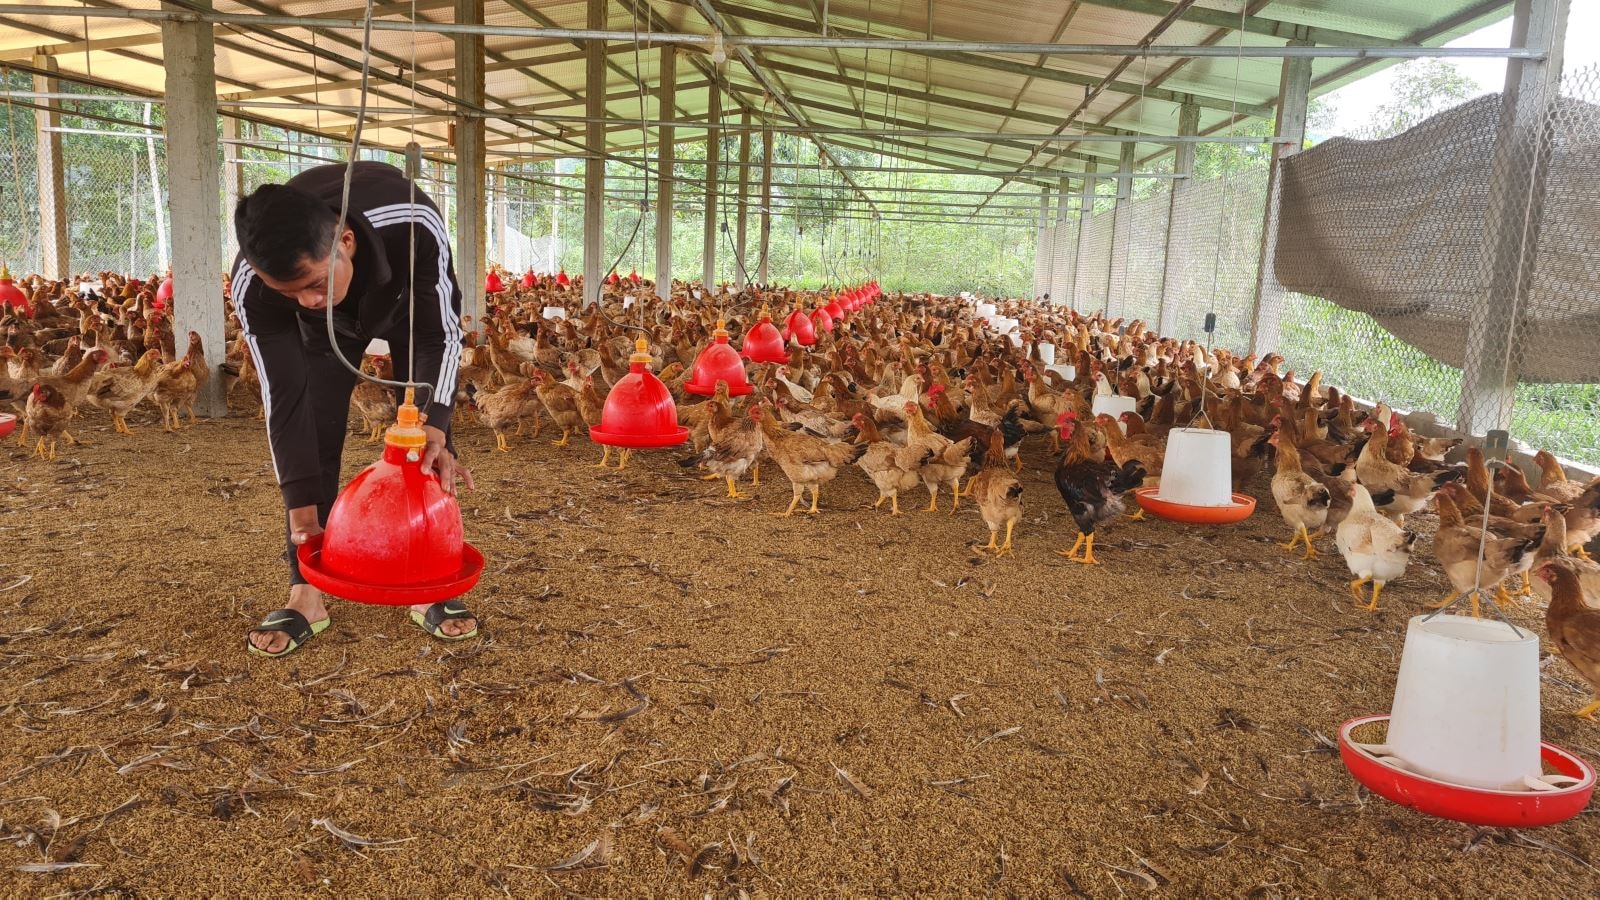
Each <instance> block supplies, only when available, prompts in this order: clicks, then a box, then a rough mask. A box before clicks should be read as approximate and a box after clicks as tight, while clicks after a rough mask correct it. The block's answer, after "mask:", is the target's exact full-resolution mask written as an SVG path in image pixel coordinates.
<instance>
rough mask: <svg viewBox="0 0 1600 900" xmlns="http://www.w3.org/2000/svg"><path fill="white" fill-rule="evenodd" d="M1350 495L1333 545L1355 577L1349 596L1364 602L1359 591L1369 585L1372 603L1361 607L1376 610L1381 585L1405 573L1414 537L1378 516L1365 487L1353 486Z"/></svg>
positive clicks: (1386, 518)
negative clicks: (1348, 503)
mask: <svg viewBox="0 0 1600 900" xmlns="http://www.w3.org/2000/svg"><path fill="white" fill-rule="evenodd" d="M1352 492H1353V497H1352V498H1351V502H1350V514H1349V515H1347V516H1345V518H1344V521H1343V522H1340V523H1339V529H1338V531H1336V532H1335V533H1334V543H1335V545H1337V546H1338V548H1339V553H1340V555H1342V556H1343V557H1344V561H1345V565H1347V566H1349V567H1350V574H1352V575H1354V576H1356V577H1355V580H1354V581H1352V582H1350V593H1351V594H1352V595H1353V596H1354V597H1355V598H1356V599H1357V600H1361V599H1364V596H1365V595H1364V593H1363V591H1362V588H1363V587H1365V586H1366V585H1367V583H1368V582H1371V583H1372V602H1371V603H1368V604H1367V605H1366V606H1363V607H1361V608H1362V609H1365V610H1367V611H1369V612H1370V611H1373V610H1376V609H1377V608H1378V595H1379V594H1381V593H1382V592H1383V586H1384V585H1385V584H1388V583H1389V582H1391V581H1393V580H1395V579H1396V578H1399V577H1400V576H1401V575H1404V574H1405V572H1406V563H1407V562H1408V561H1410V559H1411V545H1412V544H1414V543H1416V540H1417V536H1416V535H1415V534H1412V533H1410V532H1408V531H1406V530H1404V529H1402V528H1401V527H1400V526H1399V525H1396V524H1395V523H1394V522H1393V521H1391V520H1390V519H1389V518H1388V517H1387V516H1384V515H1380V514H1379V513H1378V510H1377V507H1375V506H1373V505H1372V494H1371V493H1369V492H1368V491H1367V488H1366V486H1365V485H1362V484H1356V485H1354V486H1353V488H1352Z"/></svg>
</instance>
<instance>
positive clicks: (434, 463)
mask: <svg viewBox="0 0 1600 900" xmlns="http://www.w3.org/2000/svg"><path fill="white" fill-rule="evenodd" d="M422 430H423V431H424V432H426V433H427V435H428V446H427V448H426V449H424V450H423V451H422V471H423V472H424V473H427V472H432V473H434V474H435V475H438V476H439V486H440V487H442V488H444V490H445V493H447V494H454V493H455V492H456V479H457V478H458V477H459V478H460V479H461V480H462V481H463V482H465V483H466V486H467V490H469V491H471V490H476V489H477V485H475V484H473V482H472V471H471V470H470V469H468V468H467V467H466V466H463V465H461V463H459V462H457V461H456V456H455V454H454V453H451V452H450V451H449V450H447V449H446V448H445V445H444V431H443V430H441V429H438V428H435V427H433V426H432V425H424V426H422Z"/></svg>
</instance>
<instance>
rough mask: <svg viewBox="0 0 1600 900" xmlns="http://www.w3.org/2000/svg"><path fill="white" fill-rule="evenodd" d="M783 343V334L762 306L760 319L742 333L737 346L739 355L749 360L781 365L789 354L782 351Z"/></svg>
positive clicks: (787, 358)
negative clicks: (741, 340) (741, 344)
mask: <svg viewBox="0 0 1600 900" xmlns="http://www.w3.org/2000/svg"><path fill="white" fill-rule="evenodd" d="M783 343H784V339H783V335H782V334H780V333H779V332H778V327H777V326H776V325H773V324H772V314H771V313H769V312H768V311H767V310H766V308H765V307H763V308H762V310H761V321H759V322H757V323H756V327H754V328H752V329H750V330H749V331H747V332H745V333H744V344H743V346H741V347H740V348H739V355H740V356H742V357H744V358H745V359H748V360H750V361H751V362H756V363H778V364H780V365H781V364H783V363H786V362H788V361H789V354H788V353H785V352H784V349H783ZM729 387H730V388H731V387H732V385H729Z"/></svg>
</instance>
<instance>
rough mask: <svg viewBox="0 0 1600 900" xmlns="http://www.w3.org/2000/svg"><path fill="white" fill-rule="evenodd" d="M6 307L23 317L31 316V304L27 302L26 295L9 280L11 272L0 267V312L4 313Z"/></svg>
mask: <svg viewBox="0 0 1600 900" xmlns="http://www.w3.org/2000/svg"><path fill="white" fill-rule="evenodd" d="M7 306H10V307H13V308H15V309H19V310H21V311H22V314H23V315H25V316H32V315H33V304H31V303H29V302H28V295H27V294H24V293H23V292H22V288H19V287H17V285H16V282H14V281H12V280H11V270H10V269H8V268H6V267H5V266H0V312H5V308H6V307H7Z"/></svg>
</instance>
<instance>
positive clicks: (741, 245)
mask: <svg viewBox="0 0 1600 900" xmlns="http://www.w3.org/2000/svg"><path fill="white" fill-rule="evenodd" d="M739 124H740V126H742V127H741V128H740V131H739V207H738V209H739V214H738V215H739V219H738V225H737V226H736V228H735V231H736V233H735V234H734V236H733V242H734V243H733V252H734V255H735V256H737V257H738V260H737V262H736V263H735V264H734V267H733V268H734V272H733V283H734V284H735V285H736V286H738V288H739V290H741V291H742V290H744V282H745V278H744V266H745V263H746V261H747V260H746V258H745V247H746V240H745V236H746V233H747V232H746V226H748V225H749V221H750V201H749V195H750V113H749V111H748V110H747V111H745V113H744V115H742V116H740V117H739Z"/></svg>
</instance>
